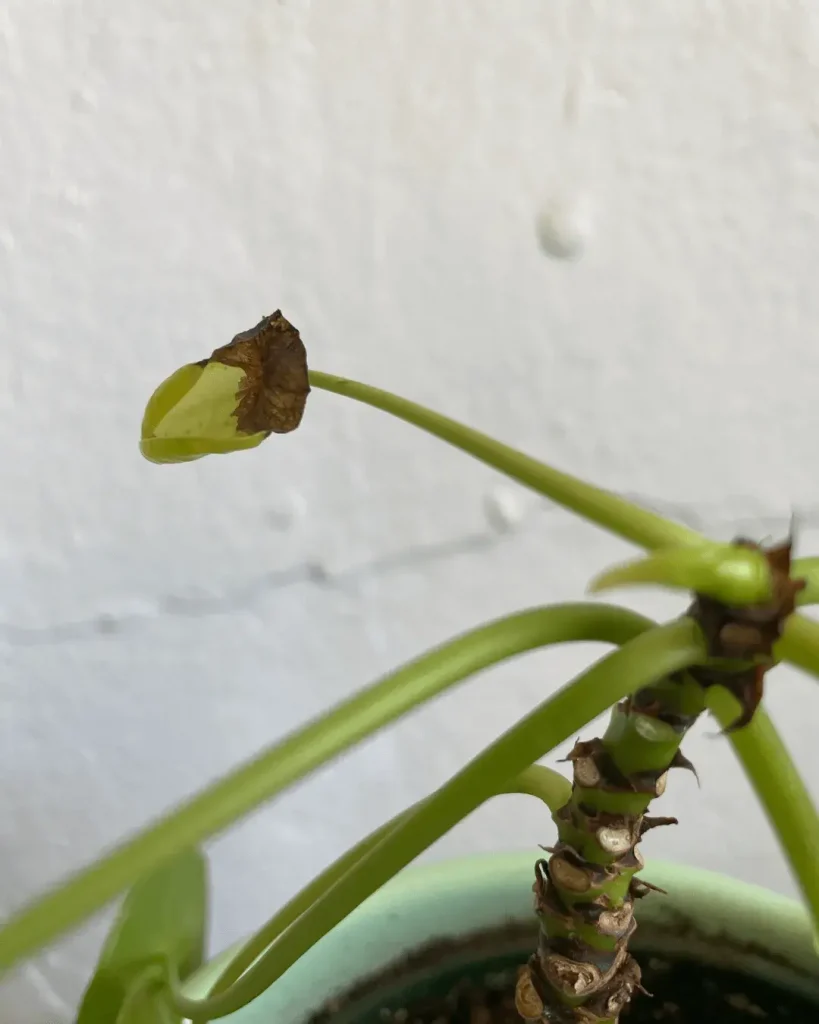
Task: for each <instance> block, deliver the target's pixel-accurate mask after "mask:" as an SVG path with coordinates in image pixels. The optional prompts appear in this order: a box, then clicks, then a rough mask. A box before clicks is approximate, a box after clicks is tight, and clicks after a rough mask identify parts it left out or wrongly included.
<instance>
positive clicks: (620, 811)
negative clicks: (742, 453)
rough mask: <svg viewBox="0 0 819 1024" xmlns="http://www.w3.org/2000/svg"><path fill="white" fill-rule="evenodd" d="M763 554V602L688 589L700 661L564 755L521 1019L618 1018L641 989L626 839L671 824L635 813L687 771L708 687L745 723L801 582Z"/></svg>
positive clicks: (773, 554)
mask: <svg viewBox="0 0 819 1024" xmlns="http://www.w3.org/2000/svg"><path fill="white" fill-rule="evenodd" d="M736 543H737V544H739V545H742V546H748V543H749V542H747V541H743V540H740V541H737V542H736ZM766 554H767V556H768V560H769V562H770V565H771V570H772V579H773V584H774V587H773V591H774V596H773V600H772V601H771V602H770V603H769V604H767V605H764V606H752V607H746V608H732V607H729V606H727V605H724V604H721V603H720V602H718V601H715V600H714V599H712V598H706V597H703V596H702V595H695V596H694V601H693V604H692V606H691V608H690V609H689V612H688V614H689V616H690V617H691V618H693V619H694V621H696V622H697V623H698V625H699V626H700V628H701V629H702V631H703V634H704V636H705V639H706V643H707V647H708V651H709V655H710V659H711V660H710V661H709V664H708V666H706V667H702V668H694V669H691V670H690V671H688V672H685V673H681V674H679V675H675V676H671V677H669V678H667V679H664V680H661V681H660V682H658V683H656V684H655V685H653V686H651V687H647V688H645V689H643V690H639V691H638V692H637V693H636V694H634V696H633V697H632V698H631V699H630V700H628V701H624V702H623V703H621V704H618V705H617V706H616V707H615V708H614V709H613V711H612V716H611V720H610V723H609V726H608V729H607V730H606V733H605V735H604V737H603V738H602V739H594V740H590V741H586V742H578V743H576V744H575V747H574V749H573V750H572V752H571V753H570V754H569V757H568V758H567V760H569V761H571V762H572V765H573V772H574V780H573V787H572V795H571V798H570V799H569V801H568V802H567V803H566V804H565V805H564V806H563V807H562V808H560V810H558V811H557V812H555V814H554V815H553V818H554V821H555V823H556V825H557V831H558V841H557V844H556V845H555V846H554V847H552V848H549V849H547V851H546V852H547V853H549V854H550V857H549V858H548V859H544V860H540V861H538V863H537V867H536V877H535V885H534V892H535V909H536V912H537V915H538V917H539V919H540V941H539V944H538V950H537V952H536V953H535V954H534V956H532V957H531V959H530V960H529V963H528V964H527V965H526V966H525V967H523V968H521V972H520V975H519V978H518V985H517V991H516V1003H517V1008H518V1011H519V1013H520V1014H521V1016H522V1017H524V1018H525V1019H526V1020H528V1021H532V1022H535V1021H537V1022H548V1024H618V1021H619V1019H620V1014H621V1012H622V1011H623V1010H624V1009H625V1008H626V1007H627V1006H628V1004H629V1002H630V1001H631V998H632V996H633V994H634V993H635V992H636V991H637V990H638V989H640V988H641V986H640V968H639V966H638V964H637V962H636V961H635V960H634V958H633V957H632V956H631V954H630V953H629V951H628V942H629V939H630V937H631V935H632V934H633V932H634V930H635V927H636V925H635V921H634V902H635V900H637V899H639V898H640V897H642V896H645V895H646V894H647V893H648V892H649V891H650V889H651V886H649V885H648V883H646V882H642V881H641V880H640V879H638V878H637V877H636V874H637V872H638V871H639V870H640V869H641V868H642V866H643V860H642V857H641V856H640V852H639V850H638V849H637V847H638V844H639V842H640V840H641V839H642V837H643V835H644V834H645V833H646V832H647V831H648V830H649V829H651V828H654V827H655V826H657V825H668V824H675V819H673V818H652V817H648V816H647V814H646V811H647V810H648V808H649V805H650V803H651V801H652V800H653V799H654V798H655V797H659V796H662V794H663V792H664V791H665V787H666V781H667V775H668V772H669V770H670V769H671V768H687V769H689V770H692V771H693V770H694V769H693V765H692V764H691V762H690V761H688V760H687V758H686V757H685V756H684V755H683V753H682V751H681V750H680V743H681V742H682V739H683V737H684V735H685V734H686V732H687V731H688V730H689V729H690V728H691V726H692V725H693V724H694V723H695V722H696V720H697V719H698V718H699V716H700V714H701V713H702V712H703V710H704V708H705V691H706V689H707V688H708V687H709V686H713V685H720V686H724V687H726V688H727V689H729V690H731V691H732V692H733V693H734V695H735V696H737V697H738V699H739V700H740V703H741V704H742V707H743V713H742V715H741V717H740V719H739V720H738V721H737V723H735V725H734V726H732V728H741V727H742V726H743V725H746V724H747V723H748V722H749V721H750V720H751V718H752V716H753V713H754V711H755V709H756V707H757V705H758V703H759V700H760V699H761V696H762V686H763V681H764V675H765V671H766V669H767V668H768V667H769V666H770V665H771V664H773V645H774V643H775V642H776V640H777V639H778V638H779V636H780V635H781V632H782V627H783V625H784V622H785V620H786V618H787V617H788V615H790V614H791V612H792V611H793V609H794V601H795V595H796V593H798V591H799V590H800V589H801V586H802V585H803V584H800V582H799V581H797V580H791V579H790V544H786V545H781V546H780V547H777V548H773V549H770V550H768V551H766Z"/></svg>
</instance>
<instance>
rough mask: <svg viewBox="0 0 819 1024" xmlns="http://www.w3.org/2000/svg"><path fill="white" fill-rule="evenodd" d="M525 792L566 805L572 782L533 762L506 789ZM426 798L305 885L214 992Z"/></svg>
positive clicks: (226, 971)
mask: <svg viewBox="0 0 819 1024" xmlns="http://www.w3.org/2000/svg"><path fill="white" fill-rule="evenodd" d="M508 793H523V794H526V795H528V796H533V797H537V798H538V799H539V800H542V801H543V802H544V803H545V804H546V805H547V807H549V808H550V809H551V810H552V811H556V810H557V809H558V807H562V806H563V804H564V803H565V802H566V800H567V798H568V796H569V794H570V793H571V786H570V785H569V782H568V781H567V780H566V779H565V778H564V777H563V776H562V775H560V774H559V773H558V772H555V771H552V769H551V768H546V767H545V766H544V765H542V764H533V765H530V767H529V768H526V769H525V770H524V771H522V772H521V773H520V775H518V776H517V778H516V779H515V780H514V781H513V782H512V783H511V784H510V785H509V786H507V787H506V788H505V789H504V790H503V791H502V793H499V794H497V795H499V796H500V795H503V794H508ZM425 802H426V801H425V800H419V801H418V803H416V804H413V806H412V807H410V808H409V809H408V810H406V811H402V812H401V814H397V815H396V816H395V817H394V818H392V819H391V820H390V821H388V822H387V823H386V824H385V825H382V826H381V827H380V828H378V829H376V830H375V831H374V832H371V833H370V835H368V836H367V837H366V838H365V839H362V840H361V842H359V843H357V844H356V845H355V846H354V847H352V849H350V850H348V851H347V852H346V853H344V854H343V855H342V856H341V857H339V858H338V860H336V861H335V862H334V863H333V864H331V865H330V866H329V867H328V868H326V869H325V870H324V871H323V872H322V873H321V874H320V875H318V877H316V878H315V879H314V880H313V881H312V882H310V884H309V885H307V886H305V888H304V889H302V890H301V892H299V893H298V894H297V895H296V896H294V897H293V898H292V899H291V900H290V901H289V902H288V903H287V904H285V906H284V907H282V909H281V910H280V911H279V912H278V913H277V914H276V915H275V916H274V917H272V918H271V919H270V920H269V921H268V922H267V923H266V924H265V925H264V926H263V927H262V928H261V929H260V930H259V931H258V932H256V934H255V935H254V936H253V937H252V938H250V939H249V940H248V941H247V942H246V943H245V945H244V946H242V948H241V949H240V950H239V952H238V953H237V954H236V956H235V957H234V958H233V960H231V962H230V963H229V964H228V965H227V966H226V967H225V969H224V971H222V973H221V974H220V975H219V978H218V979H217V980H216V982H215V984H214V985H213V988H212V989H211V991H210V995H211V996H213V995H218V994H219V993H220V992H224V991H225V990H227V989H228V988H229V987H230V986H231V985H232V984H233V983H234V982H235V981H236V980H237V979H238V978H240V977H241V975H242V974H244V972H245V971H246V970H247V969H248V968H249V967H250V966H251V965H252V964H253V963H254V962H255V961H256V960H257V959H258V957H259V956H261V954H262V953H264V951H265V950H266V949H267V948H268V947H269V946H271V945H272V944H273V943H274V942H275V941H276V940H277V939H278V938H279V936H280V935H282V934H283V932H284V931H285V929H286V928H288V927H289V926H290V925H291V924H292V923H293V922H294V921H295V920H296V919H297V918H298V917H300V916H301V915H302V914H303V913H304V912H305V911H306V910H308V909H309V908H310V907H311V906H312V905H313V904H314V903H315V902H316V900H317V899H319V897H321V895H322V894H323V893H324V891H325V890H326V889H329V888H330V886H331V885H334V884H335V883H336V882H337V881H338V880H339V879H340V878H342V877H343V876H344V875H345V874H346V873H347V872H348V871H349V870H350V868H352V867H354V866H355V865H356V864H357V863H358V862H359V861H360V860H362V858H363V857H365V856H366V855H367V854H368V853H369V852H370V850H372V849H374V848H375V847H376V846H377V845H378V843H379V842H380V841H381V840H382V839H383V838H384V837H385V836H387V835H388V834H389V833H390V832H392V831H393V829H394V828H395V827H396V825H398V823H399V822H401V821H405V820H406V819H407V818H408V816H409V815H411V814H414V813H415V812H416V811H417V810H418V809H419V808H420V807H421V806H422V805H423V804H424V803H425Z"/></svg>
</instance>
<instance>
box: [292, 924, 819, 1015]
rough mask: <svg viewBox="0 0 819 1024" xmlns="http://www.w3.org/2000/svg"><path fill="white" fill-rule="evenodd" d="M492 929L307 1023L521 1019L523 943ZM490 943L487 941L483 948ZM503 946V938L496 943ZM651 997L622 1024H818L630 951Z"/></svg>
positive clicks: (751, 985)
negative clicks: (517, 991)
mask: <svg viewBox="0 0 819 1024" xmlns="http://www.w3.org/2000/svg"><path fill="white" fill-rule="evenodd" d="M506 938H507V941H506V947H507V948H506V949H505V950H503V951H499V950H498V932H494V933H493V934H492V935H491V936H490V935H487V936H485V937H481V936H475V937H473V939H472V940H470V942H469V945H468V948H464V949H459V948H458V946H457V945H455V944H451V945H448V944H440V945H439V946H438V947H431V948H428V949H426V950H424V951H422V952H420V953H418V954H416V955H415V956H414V957H410V958H408V959H406V960H405V961H403V962H402V963H400V964H397V965H395V966H394V967H393V968H392V969H390V970H388V971H387V972H385V973H384V974H383V975H381V976H380V977H379V978H378V979H372V980H371V981H370V982H368V983H367V982H365V983H363V984H362V985H360V986H358V987H357V988H356V989H355V990H354V991H351V992H349V993H348V994H347V995H346V996H344V997H342V998H340V999H338V1000H335V1001H334V1002H333V1003H332V1004H330V1005H328V1006H326V1007H325V1008H324V1010H322V1011H321V1012H320V1013H318V1014H316V1015H315V1016H314V1017H313V1018H312V1020H311V1021H310V1022H309V1024H522V1022H521V1018H520V1017H519V1016H518V1014H517V1011H516V1010H515V1002H514V988H515V979H516V976H517V968H518V966H519V965H520V964H521V963H523V962H524V961H525V960H526V959H527V956H526V954H525V953H524V952H523V950H524V949H525V948H526V947H525V946H521V945H520V942H519V935H518V936H517V938H518V941H517V942H516V941H515V938H516V937H515V935H514V934H512V933H509V934H508V935H507V937H506ZM489 943H491V947H490V946H489ZM501 945H503V944H501ZM635 955H636V957H637V959H638V960H639V962H640V966H641V968H642V970H643V984H644V986H645V988H647V989H648V991H649V992H651V993H652V996H651V997H648V996H644V995H637V996H636V997H635V999H634V1002H633V1003H632V1006H631V1008H630V1010H629V1012H628V1013H627V1014H624V1015H623V1017H622V1020H623V1024H765V1022H766V1021H767V1022H770V1024H785V1022H788V1024H817V1022H819V1008H817V1006H816V1005H815V1004H813V1003H810V1002H808V1001H807V1000H805V999H802V998H800V997H798V996H794V995H792V994H790V993H786V992H782V991H781V990H780V989H778V988H776V987H774V986H772V985H770V984H769V983H767V982H765V981H762V980H760V979H758V978H753V977H748V976H746V975H741V974H736V973H733V972H728V971H721V970H716V969H714V968H710V967H708V968H706V967H703V966H702V965H701V964H698V963H696V962H694V961H690V960H677V959H671V958H666V957H660V956H654V955H648V954H646V955H642V956H641V955H640V954H639V953H637V954H635Z"/></svg>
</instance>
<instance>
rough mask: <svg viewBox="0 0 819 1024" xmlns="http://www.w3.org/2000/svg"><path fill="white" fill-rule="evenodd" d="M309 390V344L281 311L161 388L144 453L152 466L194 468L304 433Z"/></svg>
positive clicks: (148, 412) (148, 417) (151, 409)
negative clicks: (207, 458)
mask: <svg viewBox="0 0 819 1024" xmlns="http://www.w3.org/2000/svg"><path fill="white" fill-rule="evenodd" d="M309 392H310V385H309V383H308V376H307V354H306V352H305V349H304V344H303V343H302V340H301V337H300V336H299V332H298V331H297V330H296V328H295V327H294V326H293V325H292V324H291V323H289V321H287V320H286V319H285V318H284V317H283V316H282V314H281V312H279V311H278V310H277V311H276V312H275V313H273V314H272V316H267V317H265V318H264V319H263V320H261V321H260V322H259V323H258V324H256V326H255V327H252V328H251V329H250V330H249V331H243V332H242V333H241V334H237V335H236V337H235V338H233V340H232V341H231V342H230V343H229V344H227V345H223V346H222V347H221V348H217V349H216V350H215V351H214V352H213V354H212V355H211V357H210V358H209V359H205V360H203V361H202V362H200V363H188V364H187V365H185V366H183V367H181V368H180V369H179V370H177V371H176V372H175V373H173V374H172V375H171V376H170V377H168V378H167V380H165V381H163V383H162V384H160V385H159V387H158V388H157V389H156V391H155V392H154V393H153V395H152V396H151V398H150V400H149V402H148V405H147V407H146V409H145V415H144V417H143V420H142V432H141V439H140V451H141V452H142V454H143V455H144V456H145V458H146V459H148V460H150V461H151V462H190V461H191V460H192V459H199V458H201V457H202V456H203V455H214V454H226V453H228V452H234V451H241V450H243V449H246V448H255V447H256V446H257V445H259V444H261V443H262V441H264V440H265V438H267V437H269V436H270V434H286V433H289V432H290V431H291V430H295V429H296V427H298V425H299V424H300V423H301V418H302V415H303V413H304V406H305V402H306V401H307V395H308V394H309Z"/></svg>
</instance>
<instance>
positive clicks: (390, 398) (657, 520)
mask: <svg viewBox="0 0 819 1024" xmlns="http://www.w3.org/2000/svg"><path fill="white" fill-rule="evenodd" d="M310 384H311V386H312V387H314V388H321V389H323V390H324V391H332V392H334V393H335V394H337V395H344V396H345V397H346V398H353V399H355V401H357V402H363V403H364V404H365V405H371V406H373V407H374V408H376V409H381V410H382V411H384V412H388V413H390V414H391V415H392V416H397V417H398V419H402V420H405V421H406V422H407V423H412V424H413V425H414V426H416V427H420V428H421V429H422V430H426V431H427V433H429V434H433V435H434V436H435V437H439V438H440V439H441V440H442V441H446V442H447V443H448V444H451V445H454V447H456V448H460V449H461V451H464V452H467V453H468V454H470V455H472V456H474V457H475V458H476V459H480V461H481V462H485V463H486V464H487V465H489V466H492V467H493V468H494V469H497V470H500V472H501V473H505V474H506V476H509V477H511V478H512V479H513V480H517V481H518V483H521V484H523V485H524V486H525V487H530V488H531V489H532V490H534V491H537V492H538V493H539V494H542V495H544V496H545V497H547V498H549V499H550V500H551V501H554V502H556V503H557V504H558V505H563V506H564V508H568V509H571V511H573V512H576V513H577V514H578V515H581V516H584V517H585V518H586V519H589V520H591V522H593V523H596V524H597V525H598V526H601V527H603V529H605V530H610V531H611V532H612V533H615V534H617V535H618V536H620V537H623V538H624V539H625V540H629V541H631V542H632V543H634V544H637V545H639V546H640V547H644V548H660V547H671V546H679V545H684V544H701V543H702V542H703V537H702V536H701V535H700V534H698V533H695V532H694V531H693V530H689V529H688V528H687V527H685V526H682V525H681V524H679V523H674V522H671V520H669V519H665V518H663V517H662V516H658V515H656V514H655V513H654V512H649V511H648V510H647V509H644V508H640V507H639V506H638V505H635V504H633V503H632V502H630V501H626V500H625V499H624V498H619V497H617V495H615V494H611V493H610V492H609V491H604V490H602V489H601V488H599V487H594V486H592V485H591V484H587V483H585V482H584V481H582V480H578V479H577V478H576V477H573V476H570V475H569V474H568V473H562V472H560V470H557V469H552V468H551V466H547V465H544V464H543V463H542V462H539V461H538V460H537V459H533V458H531V457H530V456H528V455H524V454H522V453H521V452H519V451H516V450H515V449H514V448H510V447H509V446H508V445H505V444H501V442H500V441H495V440H494V439H493V438H491V437H488V436H487V435H486V434H482V433H480V432H479V431H477V430H473V429H472V428H471V427H466V426H464V425H463V424H461V423H458V422H456V421H455V420H452V419H449V417H447V416H442V415H441V414H440V413H437V412H432V411H431V410H430V409H426V408H424V406H422V405H418V404H416V403H415V402H410V401H408V400H407V399H406V398H399V397H398V396H397V395H393V394H391V393H390V392H389V391H382V390H381V389H380V388H374V387H370V386H369V385H368V384H361V383H359V382H358V381H355V380H347V379H346V378H343V377H335V376H333V375H332V374H329V373H320V372H319V371H318V370H311V371H310Z"/></svg>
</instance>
